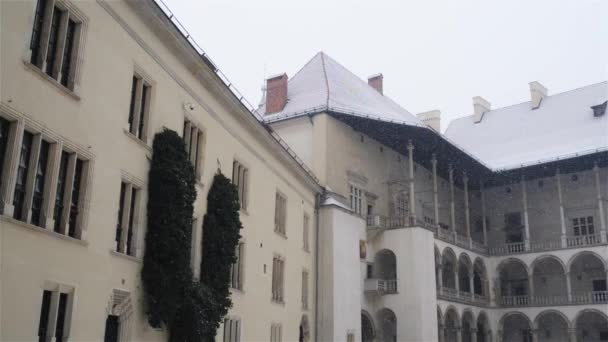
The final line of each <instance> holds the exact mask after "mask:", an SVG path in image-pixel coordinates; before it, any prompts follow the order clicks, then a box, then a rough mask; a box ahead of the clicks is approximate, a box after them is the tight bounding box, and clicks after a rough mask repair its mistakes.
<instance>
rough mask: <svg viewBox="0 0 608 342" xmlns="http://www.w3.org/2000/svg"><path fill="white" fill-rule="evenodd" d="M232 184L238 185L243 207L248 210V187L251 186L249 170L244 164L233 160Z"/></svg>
mask: <svg viewBox="0 0 608 342" xmlns="http://www.w3.org/2000/svg"><path fill="white" fill-rule="evenodd" d="M232 184H234V185H236V188H237V191H238V194H239V202H240V203H241V209H243V210H247V188H248V187H249V170H248V169H247V168H246V167H245V166H243V164H241V163H239V162H238V161H236V160H234V161H233V162H232Z"/></svg>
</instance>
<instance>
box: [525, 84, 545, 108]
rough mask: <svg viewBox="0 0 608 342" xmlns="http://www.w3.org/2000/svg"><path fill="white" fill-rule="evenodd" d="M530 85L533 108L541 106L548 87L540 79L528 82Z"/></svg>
mask: <svg viewBox="0 0 608 342" xmlns="http://www.w3.org/2000/svg"><path fill="white" fill-rule="evenodd" d="M528 84H529V85H530V99H531V101H532V109H537V108H538V107H540V103H541V102H542V101H543V99H544V98H545V97H546V96H547V88H545V86H544V85H542V84H540V82H538V81H534V82H530V83H528Z"/></svg>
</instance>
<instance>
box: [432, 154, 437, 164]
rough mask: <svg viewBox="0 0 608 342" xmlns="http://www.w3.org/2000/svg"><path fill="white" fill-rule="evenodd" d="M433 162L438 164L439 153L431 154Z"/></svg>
mask: <svg viewBox="0 0 608 342" xmlns="http://www.w3.org/2000/svg"><path fill="white" fill-rule="evenodd" d="M431 163H433V164H437V155H436V154H435V153H433V154H432V155H431Z"/></svg>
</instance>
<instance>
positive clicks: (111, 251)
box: [110, 249, 142, 264]
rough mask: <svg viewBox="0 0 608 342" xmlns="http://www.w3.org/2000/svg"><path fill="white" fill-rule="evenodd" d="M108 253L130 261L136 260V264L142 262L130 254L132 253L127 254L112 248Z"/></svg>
mask: <svg viewBox="0 0 608 342" xmlns="http://www.w3.org/2000/svg"><path fill="white" fill-rule="evenodd" d="M110 254H111V255H113V256H116V257H119V258H123V259H126V260H129V261H132V262H136V263H138V264H141V263H142V260H141V258H138V257H136V256H132V255H128V254H125V253H121V252H117V251H115V250H113V249H110Z"/></svg>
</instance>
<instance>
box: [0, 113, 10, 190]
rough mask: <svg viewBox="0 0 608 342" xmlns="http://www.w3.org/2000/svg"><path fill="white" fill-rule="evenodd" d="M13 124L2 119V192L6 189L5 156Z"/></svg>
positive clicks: (0, 143) (0, 124) (0, 186)
mask: <svg viewBox="0 0 608 342" xmlns="http://www.w3.org/2000/svg"><path fill="white" fill-rule="evenodd" d="M10 126H11V123H10V122H9V121H8V120H5V119H3V118H1V117H0V190H2V189H3V188H4V181H3V180H4V165H5V164H8V163H6V161H5V160H4V159H5V156H6V150H7V148H8V133H9V130H10Z"/></svg>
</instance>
